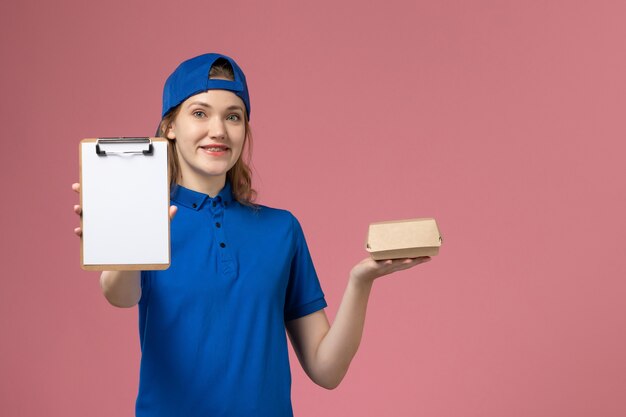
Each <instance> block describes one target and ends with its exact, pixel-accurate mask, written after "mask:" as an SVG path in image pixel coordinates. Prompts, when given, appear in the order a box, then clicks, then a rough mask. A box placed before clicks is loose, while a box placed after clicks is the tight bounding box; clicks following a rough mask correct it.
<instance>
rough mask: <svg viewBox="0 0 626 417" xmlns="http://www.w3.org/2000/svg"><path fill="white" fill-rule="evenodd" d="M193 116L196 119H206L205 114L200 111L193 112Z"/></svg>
mask: <svg viewBox="0 0 626 417" xmlns="http://www.w3.org/2000/svg"><path fill="white" fill-rule="evenodd" d="M193 115H194V116H195V117H204V116H205V114H204V112H203V111H200V110H196V111H195V112H193Z"/></svg>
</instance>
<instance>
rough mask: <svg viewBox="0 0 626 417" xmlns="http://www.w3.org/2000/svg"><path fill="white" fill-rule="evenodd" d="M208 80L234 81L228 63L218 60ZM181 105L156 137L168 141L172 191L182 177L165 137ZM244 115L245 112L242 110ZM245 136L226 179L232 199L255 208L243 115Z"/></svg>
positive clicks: (249, 142)
mask: <svg viewBox="0 0 626 417" xmlns="http://www.w3.org/2000/svg"><path fill="white" fill-rule="evenodd" d="M209 78H225V79H228V80H231V81H234V80H235V75H234V74H233V69H232V67H231V66H230V63H229V62H228V61H226V60H223V59H218V60H217V61H215V64H213V66H212V67H211V71H210V72H209ZM180 108H181V105H180V104H179V105H178V106H176V107H175V108H174V109H172V111H170V112H169V113H168V114H166V115H165V117H163V119H162V120H161V123H160V124H159V131H158V135H159V136H160V137H163V138H166V139H167V141H168V151H169V155H168V165H169V171H170V189H173V188H174V186H175V185H176V183H177V181H178V179H179V178H180V176H181V175H182V174H181V172H180V165H179V163H178V151H177V150H176V139H169V138H168V137H167V130H168V129H169V128H170V126H171V124H172V122H173V121H174V119H176V116H177V115H178V113H179V112H180ZM244 113H245V110H244ZM244 116H245V117H244V119H245V127H246V136H245V139H244V143H243V150H242V152H241V156H239V159H237V162H235V165H234V166H233V167H232V168H231V169H230V170H228V172H227V173H226V178H227V179H228V180H229V181H230V184H231V187H232V191H233V197H234V198H235V200H237V201H238V202H240V203H241V204H244V205H246V206H251V207H256V204H254V200H255V199H256V196H257V192H256V191H255V190H254V189H253V188H252V170H251V169H250V166H249V164H250V161H251V160H252V132H251V130H250V125H249V124H248V115H247V114H244Z"/></svg>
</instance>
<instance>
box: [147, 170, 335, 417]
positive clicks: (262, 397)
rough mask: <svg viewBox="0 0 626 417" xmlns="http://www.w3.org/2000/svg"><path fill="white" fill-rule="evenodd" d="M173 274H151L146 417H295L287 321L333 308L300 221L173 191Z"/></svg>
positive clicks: (228, 195)
mask: <svg viewBox="0 0 626 417" xmlns="http://www.w3.org/2000/svg"><path fill="white" fill-rule="evenodd" d="M171 201H172V204H174V205H176V206H178V212H177V214H176V216H175V217H174V219H173V220H172V223H171V241H172V248H171V251H172V253H171V255H172V260H171V266H170V267H169V269H167V270H164V271H143V272H142V273H141V286H142V296H141V300H140V301H139V334H140V342H141V353H142V357H141V369H140V381H139V394H138V397H137V403H136V415H137V416H138V417H146V416H149V417H155V416H167V417H172V416H186V417H194V416H203V417H227V416H228V417H244V416H246V417H252V416H254V417H264V416H267V417H283V416H285V417H287V416H290V417H291V416H293V412H292V407H291V373H290V369H289V357H288V351H287V338H286V334H285V322H286V321H288V320H293V319H296V318H299V317H302V316H305V315H307V314H311V313H313V312H315V311H317V310H320V309H322V308H324V307H326V305H327V304H326V301H325V299H324V294H323V292H322V289H321V287H320V283H319V280H318V277H317V274H316V272H315V268H314V266H313V262H312V260H311V256H310V254H309V250H308V248H307V244H306V241H305V238H304V234H303V232H302V228H301V227H300V224H299V222H298V220H297V219H296V218H295V217H294V216H293V215H292V214H291V213H290V212H288V211H286V210H279V209H274V208H270V207H266V206H260V208H259V209H258V210H255V209H254V208H250V207H247V206H244V205H242V204H240V203H238V202H237V201H236V200H234V199H233V196H232V191H231V186H230V184H229V183H228V182H227V183H226V185H225V186H224V188H223V189H222V190H221V192H220V193H219V194H218V195H217V196H216V197H215V198H211V197H209V196H208V195H205V194H202V193H198V192H195V191H192V190H189V189H186V188H184V187H182V186H177V187H175V189H174V190H173V192H172V196H171Z"/></svg>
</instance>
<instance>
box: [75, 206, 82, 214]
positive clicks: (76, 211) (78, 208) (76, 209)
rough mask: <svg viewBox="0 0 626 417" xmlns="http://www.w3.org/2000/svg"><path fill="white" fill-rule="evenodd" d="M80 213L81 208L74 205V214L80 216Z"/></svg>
mask: <svg viewBox="0 0 626 417" xmlns="http://www.w3.org/2000/svg"><path fill="white" fill-rule="evenodd" d="M82 212H83V209H82V207H81V206H79V205H78V204H75V205H74V213H76V214H78V215H80V213H82Z"/></svg>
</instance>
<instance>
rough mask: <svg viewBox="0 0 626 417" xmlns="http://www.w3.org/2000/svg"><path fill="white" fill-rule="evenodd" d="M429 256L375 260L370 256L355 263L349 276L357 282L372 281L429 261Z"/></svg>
mask: <svg viewBox="0 0 626 417" xmlns="http://www.w3.org/2000/svg"><path fill="white" fill-rule="evenodd" d="M430 260H431V258H430V256H421V257H419V258H404V259H388V260H384V261H375V260H374V259H372V258H371V257H368V258H365V259H363V260H362V261H361V262H359V263H358V264H356V265H355V266H354V268H352V271H350V277H351V278H352V279H355V280H357V281H359V282H367V283H372V282H374V280H375V279H376V278H379V277H382V276H383V275H388V274H391V273H394V272H396V271H402V270H404V269H409V268H413V267H414V266H415V265H419V264H422V263H424V262H428V261H430Z"/></svg>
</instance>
